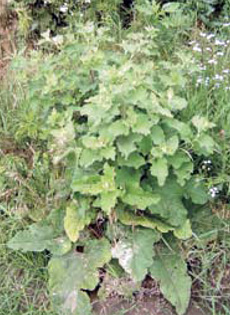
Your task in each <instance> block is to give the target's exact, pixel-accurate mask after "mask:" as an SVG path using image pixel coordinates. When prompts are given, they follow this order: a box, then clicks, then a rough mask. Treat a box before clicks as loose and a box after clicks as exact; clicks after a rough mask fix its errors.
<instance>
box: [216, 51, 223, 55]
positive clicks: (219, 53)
mask: <svg viewBox="0 0 230 315" xmlns="http://www.w3.org/2000/svg"><path fill="white" fill-rule="evenodd" d="M216 55H217V56H223V55H224V53H223V51H218V52H217V53H216Z"/></svg>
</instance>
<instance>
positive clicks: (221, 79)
mask: <svg viewBox="0 0 230 315" xmlns="http://www.w3.org/2000/svg"><path fill="white" fill-rule="evenodd" d="M214 79H215V80H219V81H223V80H224V77H223V76H222V75H219V74H216V75H215V76H214Z"/></svg>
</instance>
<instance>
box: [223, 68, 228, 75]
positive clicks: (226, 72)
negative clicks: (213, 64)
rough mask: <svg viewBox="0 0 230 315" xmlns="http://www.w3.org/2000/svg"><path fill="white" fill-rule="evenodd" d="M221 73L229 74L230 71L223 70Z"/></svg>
mask: <svg viewBox="0 0 230 315" xmlns="http://www.w3.org/2000/svg"><path fill="white" fill-rule="evenodd" d="M222 72H223V73H225V74H228V73H229V72H230V70H229V69H224V70H223V71H222Z"/></svg>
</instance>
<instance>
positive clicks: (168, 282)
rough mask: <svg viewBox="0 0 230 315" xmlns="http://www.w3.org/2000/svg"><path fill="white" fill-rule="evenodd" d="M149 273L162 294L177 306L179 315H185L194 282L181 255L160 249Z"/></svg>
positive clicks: (165, 248) (166, 249)
mask: <svg viewBox="0 0 230 315" xmlns="http://www.w3.org/2000/svg"><path fill="white" fill-rule="evenodd" d="M149 271H150V273H151V275H152V277H153V278H154V279H155V280H157V281H159V283H160V289H161V292H162V294H163V295H164V297H165V298H166V299H167V300H168V301H169V302H170V303H171V304H172V305H173V306H175V308H176V311H177V313H178V314H179V315H182V314H184V313H185V312H186V309H187V307H188V303H189V300H190V295H191V284H192V281H191V278H190V277H189V276H188V274H187V265H186V262H185V261H184V260H183V259H182V257H181V256H180V254H179V253H177V251H170V250H169V249H168V248H167V247H166V246H165V247H164V248H162V247H161V248H159V250H157V254H156V255H155V256H154V257H153V264H152V266H151V267H150V268H149Z"/></svg>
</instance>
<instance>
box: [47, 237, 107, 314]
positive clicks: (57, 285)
mask: <svg viewBox="0 0 230 315" xmlns="http://www.w3.org/2000/svg"><path fill="white" fill-rule="evenodd" d="M110 259H111V250H110V244H109V242H108V241H107V240H106V239H100V240H91V241H88V242H87V245H86V246H85V247H84V253H79V252H71V253H69V254H67V255H65V256H62V257H53V258H52V259H51V260H50V262H49V276H50V277H49V288H50V293H51V297H52V301H53V306H54V308H55V309H56V310H57V311H58V313H59V314H66V315H71V314H73V315H80V314H90V310H91V307H90V303H89V298H88V296H87V295H86V294H85V293H83V292H82V291H81V290H82V289H88V290H93V289H94V288H95V287H96V285H97V284H98V282H99V274H98V268H99V267H103V265H104V264H106V263H108V262H109V261H110Z"/></svg>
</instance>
